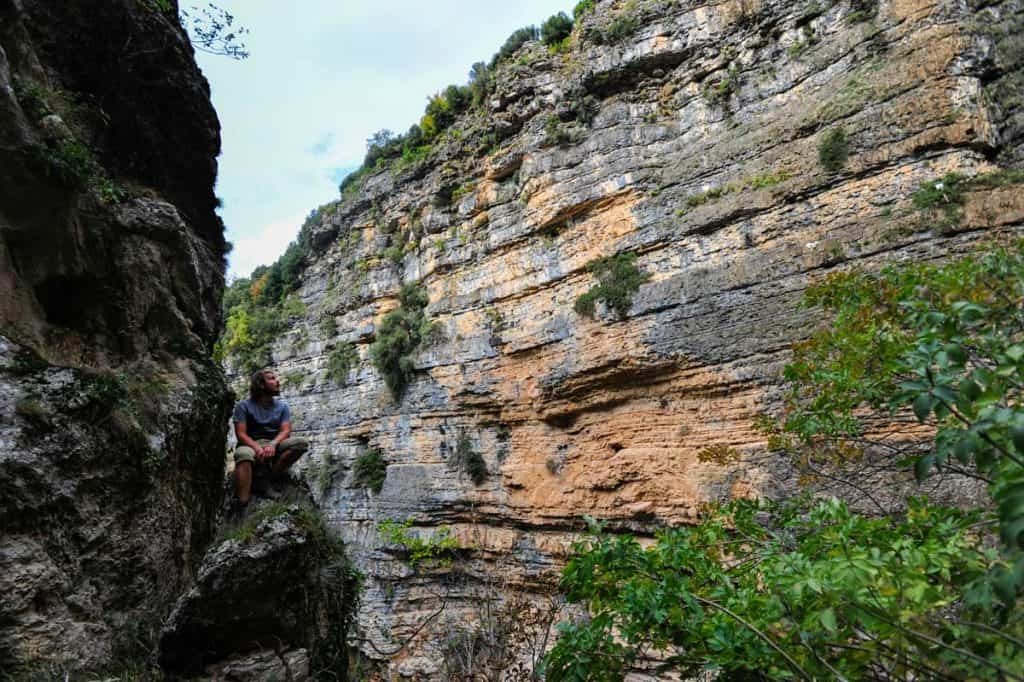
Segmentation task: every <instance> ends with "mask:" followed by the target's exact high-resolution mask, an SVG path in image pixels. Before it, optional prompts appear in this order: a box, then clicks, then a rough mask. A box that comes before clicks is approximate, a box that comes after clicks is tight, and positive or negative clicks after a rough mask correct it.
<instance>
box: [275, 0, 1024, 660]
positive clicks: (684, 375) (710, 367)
mask: <svg viewBox="0 0 1024 682" xmlns="http://www.w3.org/2000/svg"><path fill="white" fill-rule="evenodd" d="M1022 28H1024V9H1022V3H1020V2H1019V1H1017V0H1005V1H1003V2H967V3H948V2H932V1H930V0H883V1H882V2H878V3H875V2H870V1H867V2H865V1H863V0H853V1H852V2H817V3H787V2H780V1H772V0H725V1H722V2H714V3H710V4H707V3H702V2H692V1H688V0H687V1H682V2H676V1H660V2H659V1H657V0H649V1H643V0H641V1H639V2H637V1H632V2H608V1H602V2H598V3H597V8H596V11H594V12H592V13H590V14H588V15H586V16H585V17H584V18H583V20H582V21H581V22H578V24H577V27H576V29H575V32H574V34H573V37H572V38H571V40H570V43H569V49H568V50H567V51H566V52H564V53H562V54H551V53H549V52H548V51H547V50H546V49H545V48H544V47H543V46H542V45H540V44H538V43H530V44H528V45H527V46H526V47H524V48H523V49H522V50H520V51H519V52H518V53H517V55H516V56H515V58H514V59H512V60H511V61H510V62H508V63H506V64H504V65H503V66H501V67H500V68H499V70H498V73H497V76H496V82H495V86H494V89H493V91H492V93H491V95H490V97H489V100H488V102H487V103H486V106H485V107H484V108H483V109H476V110H473V111H472V112H471V113H468V114H465V115H463V116H462V117H461V118H460V119H459V120H458V121H457V122H456V123H455V124H454V125H453V127H452V128H451V129H450V130H449V131H448V132H447V133H445V134H444V135H443V136H442V137H441V139H440V140H439V141H437V142H435V143H434V145H433V147H432V148H431V151H430V154H429V156H428V157H427V158H426V160H424V161H420V162H416V161H413V162H412V163H401V164H395V165H393V166H392V167H391V168H390V169H387V168H385V169H384V170H378V171H376V172H373V173H370V174H368V176H367V177H365V179H363V180H361V181H360V183H359V184H357V185H353V186H352V187H351V188H350V189H349V191H348V192H347V193H346V194H347V196H345V197H343V200H342V201H341V202H339V203H338V204H336V205H331V206H327V207H324V208H323V209H322V210H321V212H320V216H319V219H318V221H317V222H316V223H315V224H314V225H313V226H312V229H311V231H310V237H311V239H310V243H311V244H312V247H313V249H314V251H315V253H316V255H315V257H314V258H313V259H312V261H311V262H309V263H308V264H307V267H306V269H305V271H304V272H303V275H302V280H301V287H300V289H299V294H300V296H301V299H302V302H303V303H304V304H305V312H303V313H302V314H301V315H300V314H298V313H294V315H295V316H294V317H293V318H292V323H291V324H290V328H291V331H290V332H288V333H287V334H285V335H283V336H281V337H280V338H278V339H277V341H276V342H275V344H274V348H273V355H274V360H275V363H276V364H277V366H278V367H279V369H280V370H281V372H282V373H283V374H284V375H285V376H286V377H288V379H289V380H290V387H289V388H288V390H287V392H286V397H287V398H288V400H289V401H290V403H291V405H292V407H293V411H294V413H295V415H296V421H297V424H298V425H299V427H300V428H301V429H302V435H304V436H307V437H309V438H311V439H312V441H313V443H314V446H313V449H312V452H311V454H310V456H309V457H308V460H307V461H305V462H304V464H303V466H304V469H303V473H304V475H305V476H306V477H307V479H308V480H309V482H310V484H311V487H313V488H315V489H318V490H320V491H322V494H320V496H319V503H320V506H321V508H322V509H323V511H324V513H325V514H326V515H327V517H328V518H329V521H330V523H331V525H333V527H335V528H336V529H337V530H339V531H340V533H341V535H342V537H343V538H344V540H345V541H346V543H347V545H348V547H349V551H350V552H351V554H352V556H353V560H354V561H355V563H356V565H357V566H358V567H359V568H360V569H361V570H362V571H363V572H364V573H365V574H366V581H365V585H364V592H363V595H362V600H361V605H360V610H359V613H358V625H359V637H358V638H357V644H358V646H359V648H360V649H361V651H362V652H363V654H364V655H365V656H367V657H368V659H373V660H376V661H377V662H378V663H380V664H381V665H382V666H383V668H384V669H386V670H387V671H389V674H390V675H402V676H423V677H427V678H445V677H446V676H448V677H450V676H451V675H452V674H453V673H452V672H451V670H452V668H451V666H452V665H455V662H453V661H456V659H458V658H459V657H460V656H461V657H462V658H463V659H466V658H467V656H468V659H472V660H475V659H474V656H475V654H473V653H472V651H471V650H472V648H473V647H472V644H473V642H474V641H479V639H480V637H482V636H483V634H486V633H487V632H489V633H491V634H494V633H496V632H499V631H500V632H505V633H506V635H503V636H505V638H506V639H508V638H511V637H512V636H513V635H512V634H507V633H509V632H511V630H512V628H511V627H510V626H509V622H510V621H511V622H513V623H514V624H515V625H516V628H518V629H517V630H516V631H517V633H518V634H516V635H515V637H517V638H518V643H517V644H516V646H517V647H518V649H516V651H517V653H516V654H515V655H514V656H511V657H518V658H519V659H520V660H521V661H526V662H527V663H526V664H525V665H527V666H528V664H529V661H530V660H531V658H530V654H529V652H530V651H533V650H535V649H536V648H537V647H538V646H542V645H543V641H544V640H543V636H544V632H545V631H546V628H547V625H548V624H549V622H550V620H551V619H550V618H549V617H548V615H550V613H553V612H555V611H557V604H555V605H554V606H550V605H546V602H545V601H544V598H543V596H544V595H545V594H547V593H548V592H549V590H550V587H551V585H552V583H553V580H554V579H555V578H556V576H557V570H558V568H559V566H560V564H561V562H562V561H563V560H564V557H565V555H566V550H567V547H568V544H569V543H570V541H571V538H572V535H573V533H574V532H575V531H577V530H578V529H579V528H580V527H581V519H582V517H583V516H584V515H591V516H594V517H598V518H600V519H604V520H607V521H608V522H610V523H611V524H612V527H618V528H625V529H631V530H634V531H640V532H650V531H651V530H652V529H654V528H656V527H658V526H659V525H662V524H676V523H685V522H687V521H688V520H691V519H693V518H695V516H696V514H697V513H698V510H699V509H700V506H701V505H702V504H703V503H705V502H707V501H709V500H718V499H723V498H728V497H730V496H738V495H752V494H760V495H780V494H785V492H786V491H788V490H791V489H792V488H793V487H794V485H795V483H796V482H795V477H796V474H795V473H794V471H793V470H792V467H791V466H790V465H789V464H787V463H786V462H785V461H784V460H782V459H781V458H780V457H773V456H772V455H771V453H766V445H765V440H764V437H763V436H762V435H761V434H760V433H758V432H757V431H756V430H755V429H754V428H753V420H754V418H755V417H756V416H757V415H758V414H760V413H762V412H764V411H770V410H771V408H772V407H773V405H776V404H777V403H776V400H777V397H778V391H779V385H780V379H779V372H780V369H781V367H782V365H783V364H784V363H785V361H786V359H787V357H788V349H789V347H790V345H791V344H792V343H793V342H794V341H796V340H798V339H800V338H802V337H804V336H806V335H807V333H808V332H809V330H810V329H811V328H812V326H813V324H814V317H813V315H814V313H813V312H812V311H808V310H805V309H801V308H799V306H798V303H799V301H800V297H801V292H802V291H803V290H804V289H805V287H806V286H807V284H808V283H809V282H811V281H814V280H817V279H819V278H820V277H822V276H823V275H825V274H827V273H829V272H833V271H836V270H841V269H845V268H848V267H868V268H874V267H879V266H880V265H881V264H882V263H885V262H889V261H893V260H903V259H912V260H919V259H932V258H938V257H942V256H944V255H947V254H950V253H954V252H961V251H964V250H968V249H970V248H972V246H973V245H974V244H976V243H978V242H979V240H985V239H989V238H991V237H993V236H994V235H996V234H1002V233H1018V232H1020V230H1021V227H1022V225H1024V192H1022V191H1021V186H1020V184H1013V183H1012V182H1011V183H1010V184H1009V185H1007V184H1005V183H1004V182H1003V181H1005V180H1006V179H1007V178H1009V179H1010V180H1013V179H1014V178H1012V177H1011V176H1008V175H1007V174H1006V173H1002V174H1000V172H1001V171H1003V170H1005V169H1007V168H1013V167H1015V166H1016V167H1019V165H1020V163H1021V161H1022V155H1024V110H1022V109H1021V107H1020V102H1019V97H1020V94H1019V93H1020V92H1021V91H1022V89H1021V78H1022V76H1021V73H1022V70H1021V65H1022V56H1024V49H1022V43H1021V39H1020V37H1019V36H1020V33H1021V29H1022ZM453 131H454V132H453ZM844 147H845V149H844ZM828 152H832V153H833V154H832V157H831V160H829V154H828ZM833 163H834V165H833V166H832V168H827V167H826V166H828V165H830V164H833ZM952 172H956V173H961V174H964V175H966V176H985V177H990V178H994V179H999V180H1000V181H999V182H996V181H992V182H989V183H988V184H987V186H985V187H980V186H978V187H975V189H974V190H973V191H970V192H968V193H967V194H966V195H965V196H964V197H962V199H963V205H962V207H961V206H960V205H959V204H957V205H956V206H954V209H956V210H954V211H953V214H955V216H954V217H953V218H950V217H949V215H947V213H945V212H943V211H942V210H939V209H940V208H942V207H941V206H938V207H928V206H922V205H920V204H919V205H915V203H914V202H913V201H912V198H911V197H912V195H913V194H914V193H915V192H916V191H917V190H918V189H919V188H921V187H922V185H925V184H926V183H930V182H935V181H941V179H942V178H944V176H946V175H947V174H949V173H952ZM933 187H934V186H933ZM959 199H960V198H959V197H958V199H957V200H958V201H959ZM622 253H632V254H635V255H636V257H637V260H636V265H637V267H638V268H639V269H640V270H641V271H642V272H645V273H648V275H649V277H648V279H647V280H646V281H645V282H644V283H643V284H642V285H641V286H640V289H639V291H638V292H637V294H636V296H635V297H634V298H633V300H632V302H631V304H630V305H629V306H628V310H627V311H626V314H625V315H624V316H622V317H621V319H620V316H619V315H617V314H616V312H615V311H614V310H610V309H608V308H607V307H605V306H604V305H602V304H599V305H598V306H597V315H596V317H595V318H594V319H590V318H588V317H586V316H582V315H580V314H578V313H576V312H575V311H574V302H575V301H576V299H577V298H578V297H579V296H580V295H581V294H584V293H585V292H587V291H588V290H589V289H590V288H591V287H592V286H593V285H594V284H595V282H596V280H595V275H594V273H593V272H592V271H591V270H588V268H587V265H588V263H591V262H592V261H593V260H594V259H597V258H600V257H606V256H611V255H614V254H622ZM385 255H387V257H385ZM416 281H419V282H421V283H422V285H423V286H424V287H425V289H426V292H427V294H428V297H429V305H428V306H427V308H426V313H427V316H428V317H429V319H432V320H434V321H435V322H436V323H438V325H439V327H440V329H441V331H442V333H441V335H440V336H441V337H442V338H441V339H440V340H437V341H435V342H434V343H432V344H430V345H428V346H424V347H421V348H420V349H419V350H418V351H417V352H416V353H415V355H414V356H413V362H414V368H415V372H414V375H413V380H412V382H411V384H410V385H409V387H408V389H407V390H406V392H405V394H404V396H402V397H401V398H400V399H395V398H394V397H393V396H392V394H391V392H390V391H389V390H388V389H387V387H386V386H385V383H384V380H383V377H382V376H381V374H380V373H379V372H378V371H377V370H376V369H375V368H374V366H373V364H372V362H371V361H370V345H371V342H373V341H374V339H375V337H376V335H378V334H379V332H380V325H381V322H382V320H383V318H384V316H385V314H386V313H387V312H389V311H390V310H393V309H394V308H396V306H397V305H398V293H399V289H400V286H401V285H402V284H403V283H409V282H416ZM349 343H351V344H353V345H352V346H351V347H352V348H354V350H355V352H356V354H357V355H358V360H357V361H356V362H355V363H354V366H353V367H352V368H351V369H349V370H348V373H347V375H345V373H344V372H341V374H342V376H341V377H339V373H338V372H337V371H335V372H333V373H331V372H329V371H328V364H329V360H330V358H331V355H332V353H333V352H336V351H343V350H344V349H346V348H349V346H348V345H347V344H349ZM343 366H344V365H342V367H343ZM372 449H376V450H379V451H380V453H381V454H382V456H383V459H384V462H385V463H386V479H385V480H384V483H383V487H382V489H381V490H380V492H379V493H374V492H372V491H371V490H369V489H367V488H366V487H365V486H364V485H363V484H362V483H361V482H360V477H358V476H357V475H356V472H355V471H354V464H355V462H356V460H357V458H359V457H360V456H361V455H363V454H365V453H366V452H367V451H369V450H372ZM470 452H476V453H479V454H481V455H482V457H483V460H484V462H485V464H486V476H485V477H484V479H483V480H482V481H481V482H480V483H479V484H477V483H474V480H473V478H472V477H471V476H470V475H469V474H468V473H467V471H466V469H465V467H464V466H462V465H461V464H460V462H461V463H464V462H466V461H467V457H468V456H469V453H470ZM716 452H718V453H719V454H721V453H731V454H732V455H738V457H739V460H738V461H734V462H731V463H730V462H726V461H722V460H727V459H729V458H728V457H724V458H723V457H718V458H716V457H708V456H707V455H708V454H709V453H710V454H712V455H713V454H714V453H716ZM715 460H719V461H715ZM846 492H847V493H849V491H846ZM386 519H394V520H409V521H411V522H412V524H413V530H414V531H416V532H418V533H419V537H420V538H421V539H423V538H428V537H430V536H432V535H434V534H436V533H437V532H438V530H439V528H440V527H441V526H442V525H449V526H450V527H451V528H452V529H453V532H454V534H455V535H456V537H457V538H458V539H459V541H460V544H461V546H462V548H463V549H462V550H461V551H460V552H458V556H457V557H456V559H455V561H454V562H453V563H450V564H446V565H444V564H442V565H436V566H433V567H431V566H424V565H418V566H414V565H412V564H411V563H410V561H409V555H408V549H409V544H410V543H409V542H406V543H404V544H405V546H404V547H403V546H402V543H399V544H397V545H396V544H391V543H389V542H387V541H385V540H384V539H383V538H382V536H381V534H380V532H379V528H378V526H379V524H380V523H381V522H382V521H383V520H386ZM413 534H415V532H414V533H413ZM392 540H394V537H392ZM495 596H501V597H507V598H509V599H511V602H510V603H516V604H519V607H517V609H516V610H514V612H512V613H509V612H505V615H504V616H503V617H504V618H505V625H500V623H499V620H500V618H499V617H498V615H500V614H497V612H496V611H495V608H496V607H494V604H493V602H492V598H493V597H495ZM517 600H519V601H517ZM549 606H550V608H549ZM496 614H497V615H496ZM470 622H482V623H484V627H483V629H473V628H468V629H467V627H466V625H465V624H466V623H470ZM502 628H504V629H502ZM485 631H486V632H485ZM474 638H476V639H474ZM467 651H469V652H470V653H469V654H466V652H467ZM464 669H465V667H463V668H462V670H464ZM493 670H494V667H493V666H492V671H493Z"/></svg>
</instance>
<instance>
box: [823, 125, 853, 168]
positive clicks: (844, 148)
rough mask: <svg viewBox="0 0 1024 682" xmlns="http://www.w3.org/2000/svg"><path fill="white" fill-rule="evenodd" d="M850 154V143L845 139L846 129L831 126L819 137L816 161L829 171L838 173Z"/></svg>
mask: <svg viewBox="0 0 1024 682" xmlns="http://www.w3.org/2000/svg"><path fill="white" fill-rule="evenodd" d="M849 154H850V143H849V142H848V141H847V139H846V131H845V130H843V129H842V128H833V129H832V130H830V131H828V132H827V133H825V134H824V135H822V137H821V142H819V143H818V162H819V163H820V164H821V167H822V168H824V169H825V170H827V171H828V172H829V173H838V172H839V171H841V170H842V169H843V166H845V165H846V159H847V157H848V156H849Z"/></svg>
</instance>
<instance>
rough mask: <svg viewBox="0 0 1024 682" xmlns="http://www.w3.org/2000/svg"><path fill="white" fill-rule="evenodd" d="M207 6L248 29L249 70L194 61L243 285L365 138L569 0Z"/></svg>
mask: <svg viewBox="0 0 1024 682" xmlns="http://www.w3.org/2000/svg"><path fill="white" fill-rule="evenodd" d="M197 3H198V0H183V5H185V6H188V5H190V4H197ZM217 4H219V5H220V6H222V7H224V9H226V10H227V11H229V12H231V13H232V14H234V15H235V17H236V20H237V22H238V23H240V24H242V25H244V26H245V27H247V28H248V29H249V31H250V33H249V34H248V35H247V36H246V41H245V42H246V44H247V46H248V48H249V50H250V52H251V56H250V58H249V59H247V60H245V61H241V62H236V61H232V60H230V59H227V58H225V57H217V56H211V55H206V54H202V53H200V54H199V55H198V60H199V63H200V66H201V67H202V69H203V72H204V73H205V74H206V76H207V78H208V79H209V81H210V85H211V90H212V94H213V102H214V105H215V106H216V108H217V112H218V115H219V116H220V120H221V127H222V140H223V151H222V154H221V158H220V174H219V179H218V182H217V193H218V195H219V196H220V197H221V198H222V199H223V202H224V206H223V208H222V209H221V217H222V218H223V219H224V222H225V224H226V226H227V237H228V239H229V240H230V241H232V242H233V243H234V251H233V252H232V254H231V255H230V257H229V276H232V277H239V276H247V275H248V274H249V273H250V272H251V271H252V270H253V268H255V267H256V266H258V265H261V264H264V265H265V264H269V263H272V262H273V261H274V260H276V259H277V257H278V256H280V255H281V253H283V252H284V249H285V248H286V247H287V245H288V243H289V242H290V241H292V240H293V239H294V238H295V236H296V235H297V234H298V230H299V227H300V226H301V225H302V222H303V220H304V219H305V218H306V216H307V215H309V212H310V211H311V210H312V209H314V208H316V207H317V206H319V205H321V204H324V203H327V202H329V201H333V200H334V199H336V198H337V196H338V184H339V183H340V182H341V180H342V179H343V178H344V176H345V175H347V174H348V173H349V172H351V171H352V170H355V169H356V168H357V167H358V166H359V164H360V163H361V161H362V158H363V154H364V153H365V151H366V139H367V138H368V137H370V136H371V135H372V134H373V133H374V132H375V131H377V130H380V129H381V128H388V129H390V130H393V131H396V132H404V131H406V130H408V128H409V126H410V125H412V124H413V123H415V122H416V121H417V120H418V119H419V117H420V115H421V114H422V113H423V107H424V106H425V105H426V100H427V97H428V96H429V95H430V94H432V93H435V92H438V91H440V90H442V89H443V88H444V87H446V86H447V85H449V84H451V83H459V84H461V83H465V82H466V80H467V77H468V72H469V68H470V66H471V65H472V64H473V62H477V61H486V60H488V59H490V57H491V55H492V54H494V52H495V51H497V49H498V48H499V47H500V46H501V44H502V43H503V42H504V41H505V38H507V37H508V35H509V34H510V33H512V32H513V31H514V30H515V29H517V28H519V27H521V26H525V25H528V24H535V25H538V26H539V25H540V24H541V23H542V22H543V21H544V20H545V19H546V18H547V17H548V16H550V15H551V14H554V13H556V12H559V11H566V12H571V9H572V6H573V4H574V3H573V2H572V1H571V0H520V1H519V2H516V3H481V2H467V1H465V0H461V1H456V0H434V1H433V2H431V3H423V2H419V1H418V0H380V1H378V2H355V1H342V2H339V1H337V0H335V1H330V0H305V1H304V2H301V3H282V2H280V1H279V0H276V1H273V2H271V1H270V0H222V1H221V2H219V3H217Z"/></svg>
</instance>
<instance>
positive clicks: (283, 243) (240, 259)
mask: <svg viewBox="0 0 1024 682" xmlns="http://www.w3.org/2000/svg"><path fill="white" fill-rule="evenodd" d="M306 215H307V213H305V212H303V213H299V214H297V215H295V216H293V217H291V218H285V219H283V220H275V221H274V222H270V223H266V224H264V225H262V226H261V227H259V228H257V230H255V231H250V232H249V233H246V234H241V235H239V236H237V237H236V238H235V239H233V240H232V243H234V245H235V248H234V250H233V251H232V252H231V267H230V272H229V277H230V278H231V279H234V278H236V277H248V276H249V273H251V272H252V271H253V269H255V268H256V267H257V266H259V265H270V264H271V263H273V262H274V261H275V260H277V257H278V256H280V255H281V254H282V253H284V250H285V249H286V248H287V247H288V243H289V242H290V241H292V240H293V239H295V237H296V235H298V233H299V228H300V227H301V226H302V221H303V220H305V218H306ZM228 237H229V238H230V237H231V232H230V231H229V233H228Z"/></svg>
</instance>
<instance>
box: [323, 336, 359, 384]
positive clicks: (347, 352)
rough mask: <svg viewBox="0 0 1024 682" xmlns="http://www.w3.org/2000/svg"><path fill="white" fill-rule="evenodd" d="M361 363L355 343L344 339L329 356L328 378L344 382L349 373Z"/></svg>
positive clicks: (339, 382) (335, 381)
mask: <svg viewBox="0 0 1024 682" xmlns="http://www.w3.org/2000/svg"><path fill="white" fill-rule="evenodd" d="M358 363H359V353H357V352H356V347H355V344H353V343H352V342H351V341H344V342H342V343H340V344H338V347H337V348H335V349H334V350H332V351H331V353H330V355H328V356H327V378H328V379H330V380H331V381H333V382H334V383H336V384H344V383H345V382H346V381H347V380H348V374H349V372H351V371H352V368H353V367H355V366H356V365H357V364H358Z"/></svg>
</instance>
